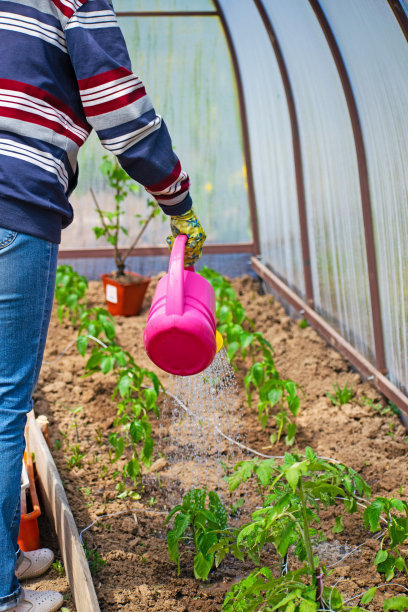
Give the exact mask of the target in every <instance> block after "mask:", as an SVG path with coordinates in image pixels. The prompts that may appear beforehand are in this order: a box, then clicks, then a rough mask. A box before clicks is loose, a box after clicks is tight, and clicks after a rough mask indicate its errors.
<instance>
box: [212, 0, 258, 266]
mask: <svg viewBox="0 0 408 612" xmlns="http://www.w3.org/2000/svg"><path fill="white" fill-rule="evenodd" d="M213 2H214V6H215V8H216V10H217V13H218V16H219V18H220V21H221V25H222V27H223V30H224V33H225V37H226V39H227V44H228V48H229V51H230V54H231V60H232V65H233V68H234V74H235V81H236V84H237V91H238V100H239V112H240V117H241V127H242V141H243V147H244V157H245V165H246V171H247V183H248V202H249V211H250V215H251V228H252V239H253V243H254V249H255V254H256V255H259V254H260V242H259V227H258V215H257V210H256V198H255V187H254V177H253V172H252V158H251V147H250V141H249V130H248V120H247V113H246V105H245V95H244V88H243V85H242V78H241V71H240V69H239V63H238V58H237V54H236V51H235V46H234V42H233V40H232V36H231V32H230V29H229V27H228V23H227V20H226V19H225V15H224V12H223V10H222V7H221V5H220V3H219V1H218V0H213Z"/></svg>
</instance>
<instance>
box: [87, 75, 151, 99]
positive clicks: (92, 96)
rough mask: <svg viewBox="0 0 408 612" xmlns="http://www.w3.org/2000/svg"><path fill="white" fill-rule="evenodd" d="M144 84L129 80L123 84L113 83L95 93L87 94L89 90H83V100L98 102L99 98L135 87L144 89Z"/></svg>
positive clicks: (136, 80)
mask: <svg viewBox="0 0 408 612" xmlns="http://www.w3.org/2000/svg"><path fill="white" fill-rule="evenodd" d="M142 86H143V83H142V81H141V80H140V79H127V80H126V81H124V82H123V83H117V84H116V85H113V84H112V82H111V83H108V84H107V85H104V86H103V89H99V91H95V92H93V93H85V92H86V91H89V90H81V99H82V101H83V102H91V101H92V100H98V99H99V98H104V97H105V96H109V95H110V94H112V93H117V92H118V91H124V90H125V89H129V88H131V87H133V88H134V89H137V88H138V87H142Z"/></svg>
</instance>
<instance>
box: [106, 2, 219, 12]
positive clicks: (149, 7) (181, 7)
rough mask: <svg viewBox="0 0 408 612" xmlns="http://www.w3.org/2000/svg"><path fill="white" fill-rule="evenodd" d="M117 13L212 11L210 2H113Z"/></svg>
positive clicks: (212, 7) (212, 6)
mask: <svg viewBox="0 0 408 612" xmlns="http://www.w3.org/2000/svg"><path fill="white" fill-rule="evenodd" d="M113 6H114V9H115V11H117V12H121V11H123V12H128V11H132V12H136V11H213V10H214V5H213V3H212V2H211V0H113Z"/></svg>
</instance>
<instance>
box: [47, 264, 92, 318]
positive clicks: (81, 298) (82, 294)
mask: <svg viewBox="0 0 408 612" xmlns="http://www.w3.org/2000/svg"><path fill="white" fill-rule="evenodd" d="M87 288H88V281H87V279H86V278H85V276H81V275H80V274H78V273H77V272H75V270H73V268H72V267H71V266H67V265H60V266H57V275H56V281H55V300H56V302H57V304H58V309H57V315H58V319H59V321H60V322H61V323H62V321H63V320H64V318H65V319H69V320H70V321H71V323H72V325H74V326H75V325H76V324H77V323H78V320H79V319H80V317H81V315H82V314H83V313H84V312H85V310H86V290H87Z"/></svg>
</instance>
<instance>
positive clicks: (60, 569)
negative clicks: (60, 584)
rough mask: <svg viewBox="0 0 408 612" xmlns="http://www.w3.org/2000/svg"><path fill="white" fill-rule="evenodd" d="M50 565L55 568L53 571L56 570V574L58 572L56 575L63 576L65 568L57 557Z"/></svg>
mask: <svg viewBox="0 0 408 612" xmlns="http://www.w3.org/2000/svg"><path fill="white" fill-rule="evenodd" d="M51 567H53V568H54V569H55V571H56V572H57V574H58V576H59V577H60V578H62V577H63V576H65V568H64V566H63V564H62V562H61V561H60V560H59V559H58V561H54V563H51Z"/></svg>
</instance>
